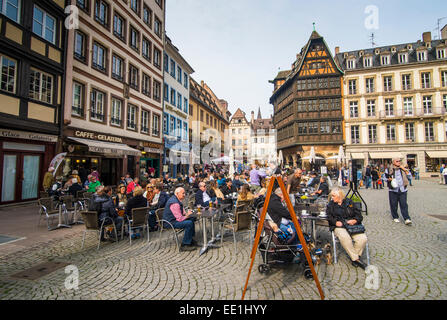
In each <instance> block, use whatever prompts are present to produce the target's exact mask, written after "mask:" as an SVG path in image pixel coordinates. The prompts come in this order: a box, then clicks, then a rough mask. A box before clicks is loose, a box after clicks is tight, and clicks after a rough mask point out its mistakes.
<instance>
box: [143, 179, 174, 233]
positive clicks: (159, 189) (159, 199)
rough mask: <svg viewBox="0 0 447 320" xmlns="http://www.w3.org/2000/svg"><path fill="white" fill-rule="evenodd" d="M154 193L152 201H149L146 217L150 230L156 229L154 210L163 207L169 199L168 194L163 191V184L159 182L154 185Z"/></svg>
mask: <svg viewBox="0 0 447 320" xmlns="http://www.w3.org/2000/svg"><path fill="white" fill-rule="evenodd" d="M154 193H155V195H154V198H153V199H152V202H151V203H150V208H149V217H148V222H149V228H150V231H157V230H158V226H157V220H156V218H155V211H157V210H158V209H161V208H164V207H165V206H166V203H167V202H168V200H169V195H168V194H167V193H166V192H164V191H163V185H162V184H161V183H157V184H156V185H155V188H154Z"/></svg>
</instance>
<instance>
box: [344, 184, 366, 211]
mask: <svg viewBox="0 0 447 320" xmlns="http://www.w3.org/2000/svg"><path fill="white" fill-rule="evenodd" d="M351 192H352V195H351V196H350V197H349V194H350V193H351ZM354 196H358V197H359V198H360V200H362V203H363V204H364V205H365V210H362V209H360V210H361V211H362V212H365V214H366V215H368V206H367V205H366V202H365V200H363V198H362V196H361V195H360V192H359V191H358V189H357V183H355V182H354V181H352V180H351V181H349V191H348V193H347V194H346V198H348V197H349V199H352V198H353V197H354Z"/></svg>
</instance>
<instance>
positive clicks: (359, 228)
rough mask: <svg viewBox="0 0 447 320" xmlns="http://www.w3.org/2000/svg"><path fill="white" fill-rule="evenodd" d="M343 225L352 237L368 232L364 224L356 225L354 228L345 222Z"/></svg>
mask: <svg viewBox="0 0 447 320" xmlns="http://www.w3.org/2000/svg"><path fill="white" fill-rule="evenodd" d="M343 224H344V227H345V229H346V231H348V233H349V234H350V235H354V234H359V233H365V231H366V229H365V226H364V225H363V224H355V225H353V226H351V225H349V224H347V223H346V222H344V223H343Z"/></svg>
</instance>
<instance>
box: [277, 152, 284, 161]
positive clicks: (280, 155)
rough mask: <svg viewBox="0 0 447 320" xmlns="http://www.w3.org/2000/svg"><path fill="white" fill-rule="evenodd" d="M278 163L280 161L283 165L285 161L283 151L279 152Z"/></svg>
mask: <svg viewBox="0 0 447 320" xmlns="http://www.w3.org/2000/svg"><path fill="white" fill-rule="evenodd" d="M278 161H279V164H282V163H283V161H284V159H283V156H282V150H279V153H278Z"/></svg>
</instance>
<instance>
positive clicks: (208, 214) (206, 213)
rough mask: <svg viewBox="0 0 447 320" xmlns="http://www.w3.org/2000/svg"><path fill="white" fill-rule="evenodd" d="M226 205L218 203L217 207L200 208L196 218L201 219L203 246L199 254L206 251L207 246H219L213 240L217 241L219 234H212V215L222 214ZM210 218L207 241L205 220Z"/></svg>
mask: <svg viewBox="0 0 447 320" xmlns="http://www.w3.org/2000/svg"><path fill="white" fill-rule="evenodd" d="M227 207H228V205H220V206H218V207H212V208H209V207H206V208H202V209H201V214H200V215H197V217H198V218H201V219H202V234H203V246H202V249H200V253H199V255H202V254H204V253H205V252H207V251H208V249H209V248H212V249H213V248H220V247H219V246H217V245H215V242H216V241H218V239H219V235H218V236H214V217H215V216H217V215H218V214H219V213H220V214H222V211H223V210H224V209H225V208H227ZM195 212H197V211H195ZM207 219H210V220H211V239H210V241H208V234H207V230H206V220H207Z"/></svg>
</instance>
